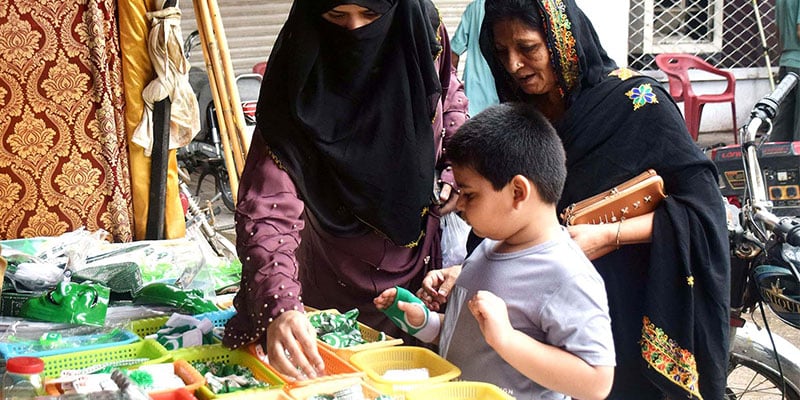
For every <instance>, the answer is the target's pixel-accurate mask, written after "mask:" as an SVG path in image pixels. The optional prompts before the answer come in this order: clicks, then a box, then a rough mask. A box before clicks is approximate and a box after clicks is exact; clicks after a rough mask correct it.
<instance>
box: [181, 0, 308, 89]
mask: <svg viewBox="0 0 800 400" xmlns="http://www.w3.org/2000/svg"><path fill="white" fill-rule="evenodd" d="M218 4H219V12H220V15H221V16H222V24H223V27H224V29H225V37H226V38H227V39H228V49H229V50H230V53H231V63H232V64H233V69H234V71H235V73H236V74H237V75H240V74H243V73H250V72H252V69H253V65H255V64H256V63H258V62H261V61H266V60H267V57H268V56H269V52H270V51H271V50H272V44H273V43H275V39H276V38H277V37H278V32H280V30H281V27H282V26H283V23H284V22H285V21H286V16H287V15H289V10H290V9H291V8H292V1H291V0H267V1H263V0H261V1H254V0H218ZM180 8H181V13H182V19H181V30H182V31H183V36H184V38H186V37H187V36H189V34H190V33H191V32H192V31H194V30H195V29H197V22H196V21H195V14H194V8H193V7H192V2H190V1H186V0H184V1H183V2H181V3H180ZM190 60H191V62H192V65H196V66H201V65H203V54H202V52H201V51H200V50H199V49H198V50H196V51H194V52H193V53H192V56H191V58H190Z"/></svg>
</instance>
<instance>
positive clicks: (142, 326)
mask: <svg viewBox="0 0 800 400" xmlns="http://www.w3.org/2000/svg"><path fill="white" fill-rule="evenodd" d="M234 315H236V310H234V309H233V308H230V309H227V310H221V311H211V312H207V313H203V314H197V315H194V316H193V317H194V318H197V319H200V320H202V319H210V320H211V322H212V323H213V324H214V327H217V328H221V327H224V326H225V324H227V323H228V321H229V320H230V319H231V318H233V316H234ZM168 320H169V316H164V317H152V318H144V319H137V320H133V321H131V323H130V327H129V329H130V330H131V331H133V332H134V333H136V334H137V335H138V336H139V337H141V338H142V339H144V338H145V337H147V336H149V335H152V334H154V333H156V332H158V330H159V329H161V328H162V327H164V325H165V324H166V323H167V321H168Z"/></svg>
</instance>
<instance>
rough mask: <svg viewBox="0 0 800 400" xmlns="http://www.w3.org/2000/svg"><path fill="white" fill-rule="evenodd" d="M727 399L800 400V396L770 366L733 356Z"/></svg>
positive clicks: (729, 369) (726, 393)
mask: <svg viewBox="0 0 800 400" xmlns="http://www.w3.org/2000/svg"><path fill="white" fill-rule="evenodd" d="M725 399H726V400H740V399H741V400H748V399H752V400H755V399H759V400H773V399H774V400H800V394H798V393H797V392H796V391H794V389H793V388H792V387H791V386H790V385H788V382H785V381H784V379H781V376H780V374H779V373H778V372H777V371H775V370H773V369H772V368H770V367H769V366H766V365H764V364H762V363H759V362H757V361H753V360H750V359H747V358H743V357H738V356H737V355H736V354H732V355H731V359H730V364H729V365H728V384H727V387H726V388H725Z"/></svg>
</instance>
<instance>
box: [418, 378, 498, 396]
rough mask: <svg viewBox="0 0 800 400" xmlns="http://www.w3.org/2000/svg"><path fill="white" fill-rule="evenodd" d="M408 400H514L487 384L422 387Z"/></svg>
mask: <svg viewBox="0 0 800 400" xmlns="http://www.w3.org/2000/svg"><path fill="white" fill-rule="evenodd" d="M405 397H406V400H428V399H436V400H513V399H514V397H512V396H510V395H509V394H508V393H506V392H504V391H503V390H502V389H500V388H499V387H497V386H495V385H492V384H491V383H486V382H470V381H461V382H444V383H436V384H433V385H429V386H420V387H418V388H416V389H413V390H410V391H408V392H406V394H405Z"/></svg>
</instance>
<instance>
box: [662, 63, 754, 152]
mask: <svg viewBox="0 0 800 400" xmlns="http://www.w3.org/2000/svg"><path fill="white" fill-rule="evenodd" d="M656 65H658V68H659V69H661V71H663V72H664V73H665V74H667V78H668V79H669V94H670V95H672V97H673V98H674V99H675V101H678V102H681V101H682V102H683V114H684V119H685V120H686V128H687V129H688V130H689V134H691V135H692V139H694V140H695V141H697V136H698V135H699V134H700V117H701V115H702V113H703V106H704V105H706V104H707V103H728V102H730V103H731V115H732V119H733V142H734V143H737V142H738V141H739V139H738V135H737V133H736V132H737V129H736V78H734V76H733V73H731V72H730V71H725V70H722V69H719V68H716V67H714V66H713V65H711V64H709V63H707V62H706V61H705V60H703V59H702V58H700V57H696V56H693V55H691V54H678V53H663V54H658V55H656ZM690 69H698V70H701V71H705V72H709V73H712V74H714V75H719V76H723V77H725V79H726V80H727V81H728V86H727V88H725V91H724V92H722V93H717V94H695V93H694V91H693V90H692V82H691V80H690V79H689V70H690Z"/></svg>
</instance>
